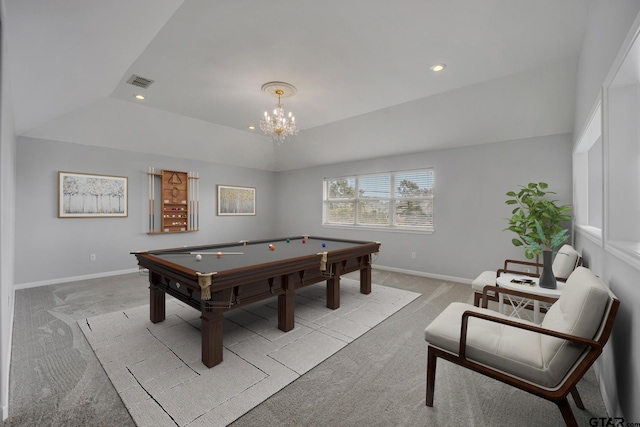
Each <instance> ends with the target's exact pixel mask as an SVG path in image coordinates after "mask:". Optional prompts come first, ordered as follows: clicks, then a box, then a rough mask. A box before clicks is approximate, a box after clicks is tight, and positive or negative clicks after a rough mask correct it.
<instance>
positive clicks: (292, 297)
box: [278, 275, 296, 332]
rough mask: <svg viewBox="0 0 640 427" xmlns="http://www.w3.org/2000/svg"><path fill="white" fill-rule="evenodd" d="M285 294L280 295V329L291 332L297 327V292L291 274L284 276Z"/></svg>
mask: <svg viewBox="0 0 640 427" xmlns="http://www.w3.org/2000/svg"><path fill="white" fill-rule="evenodd" d="M282 287H283V288H284V294H281V295H278V329H280V330H281V331H283V332H289V331H290V330H292V329H293V328H294V327H295V319H294V316H295V305H296V292H295V286H294V284H293V281H292V280H289V276H286V275H285V276H282Z"/></svg>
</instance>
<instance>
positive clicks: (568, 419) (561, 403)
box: [555, 397, 578, 427]
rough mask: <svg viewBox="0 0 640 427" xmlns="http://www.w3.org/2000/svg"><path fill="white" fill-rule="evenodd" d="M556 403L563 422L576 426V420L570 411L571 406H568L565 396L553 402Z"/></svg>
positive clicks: (568, 426) (569, 426) (571, 426)
mask: <svg viewBox="0 0 640 427" xmlns="http://www.w3.org/2000/svg"><path fill="white" fill-rule="evenodd" d="M555 403H556V405H558V409H560V413H561V414H562V418H563V419H564V423H565V424H566V425H567V427H578V422H577V421H576V417H575V416H574V415H573V412H572V411H571V406H569V401H568V400H567V398H566V397H565V398H564V399H562V400H558V401H556V402H555Z"/></svg>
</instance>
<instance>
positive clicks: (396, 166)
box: [276, 135, 572, 281]
mask: <svg viewBox="0 0 640 427" xmlns="http://www.w3.org/2000/svg"><path fill="white" fill-rule="evenodd" d="M570 165H571V135H555V136H548V137H539V138H529V139H525V140H520V141H513V142H499V143H493V144H483V145H476V146H471V147H466V148H457V149H447V150H437V151H429V152H423V153H416V154H412V155H403V156H395V157H386V158H382V159H374V160H366V161H360V162H352V163H342V164H336V165H331V166H322V167H320V166H319V167H315V168H307V169H303V170H296V171H289V172H281V173H279V174H278V177H277V181H276V188H277V194H276V197H277V200H278V207H279V210H278V214H277V218H276V222H277V228H276V230H277V234H279V235H286V234H292V233H294V234H296V233H300V232H304V233H309V234H312V235H321V236H327V237H340V236H342V237H349V238H355V239H365V240H375V241H380V242H382V247H381V252H380V255H379V257H378V259H377V261H376V265H378V266H381V267H385V268H391V269H399V270H405V271H411V272H415V273H418V274H425V275H429V276H436V277H438V276H442V277H449V278H458V279H468V280H469V281H470V280H472V279H474V278H475V277H476V276H477V275H478V274H479V273H480V272H481V271H483V270H494V269H496V268H498V267H499V266H501V265H502V262H503V261H504V259H506V258H514V257H515V258H520V259H522V258H523V252H522V250H518V249H517V248H515V247H514V246H512V244H511V239H512V237H513V236H512V233H510V232H503V231H502V230H503V229H504V228H505V226H506V220H505V219H504V218H507V217H509V216H510V213H511V209H510V208H509V206H507V205H506V204H505V203H504V202H505V200H506V195H505V193H506V192H507V191H509V190H516V189H518V185H526V184H527V183H529V182H532V181H533V182H538V181H544V182H547V183H548V184H549V185H550V187H551V189H552V190H554V191H556V193H557V199H558V200H560V201H561V202H562V203H563V204H571V175H572V172H571V168H570ZM418 168H434V171H435V192H434V194H435V196H434V197H435V199H434V210H435V211H434V221H435V232H434V233H433V234H415V233H390V232H384V231H372V230H353V229H336V228H328V227H323V226H322V179H323V178H324V177H338V176H344V175H348V174H367V173H377V172H386V171H392V170H393V171H399V170H410V169H418ZM412 252H415V253H416V258H415V259H411V253H412Z"/></svg>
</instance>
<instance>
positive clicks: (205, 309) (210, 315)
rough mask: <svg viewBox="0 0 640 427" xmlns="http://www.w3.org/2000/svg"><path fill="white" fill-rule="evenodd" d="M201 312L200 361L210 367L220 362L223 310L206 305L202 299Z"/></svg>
mask: <svg viewBox="0 0 640 427" xmlns="http://www.w3.org/2000/svg"><path fill="white" fill-rule="evenodd" d="M201 313H202V315H201V316H200V320H201V323H200V324H201V328H202V331H201V332H200V333H201V334H202V363H204V365H205V366H206V367H207V368H211V367H213V366H215V365H217V364H219V363H221V362H222V348H223V347H222V326H223V322H224V316H223V310H221V309H219V308H218V309H216V308H213V307H211V306H207V304H206V302H205V301H203V306H202V311H201Z"/></svg>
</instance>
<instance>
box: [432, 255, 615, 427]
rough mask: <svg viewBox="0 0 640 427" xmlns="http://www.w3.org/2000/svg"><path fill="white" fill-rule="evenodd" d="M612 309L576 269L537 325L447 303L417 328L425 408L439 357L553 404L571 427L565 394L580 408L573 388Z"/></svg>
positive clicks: (599, 288) (607, 295) (602, 338)
mask: <svg viewBox="0 0 640 427" xmlns="http://www.w3.org/2000/svg"><path fill="white" fill-rule="evenodd" d="M496 292H504V293H511V292H513V291H509V290H506V289H503V288H496ZM618 304H619V302H618V300H617V299H616V298H615V296H614V295H613V294H612V293H611V292H610V291H609V290H608V289H607V288H606V287H605V285H604V284H603V283H602V281H600V279H598V278H597V277H596V276H595V275H594V274H593V273H592V272H591V270H589V269H587V268H584V267H578V268H577V269H576V270H575V271H574V272H573V273H572V274H571V275H570V276H569V278H568V279H567V283H566V284H565V287H564V290H563V292H562V294H561V296H560V298H559V299H558V300H557V301H556V302H555V303H554V304H553V305H552V306H551V307H550V308H549V310H548V311H547V314H546V316H545V318H544V320H543V321H542V324H541V325H540V326H538V325H536V324H534V323H532V322H528V321H526V320H519V319H517V320H516V319H513V318H509V317H507V316H505V315H502V314H500V313H496V312H494V311H492V310H488V309H484V308H479V307H475V306H471V305H470V304H465V303H452V304H450V305H449V306H448V307H447V308H446V309H445V310H444V311H443V312H442V313H441V314H440V315H438V317H437V318H436V319H434V321H433V322H432V323H431V324H430V325H429V326H428V327H427V328H426V329H425V340H426V341H427V342H428V344H429V347H428V349H429V356H428V357H429V364H428V371H427V405H428V406H432V405H433V387H434V381H435V360H436V358H437V357H442V358H445V359H447V360H450V361H452V362H454V363H457V364H459V365H462V366H465V367H469V368H471V369H474V370H477V371H478V372H481V373H483V374H485V375H488V376H491V377H494V378H496V379H498V380H500V381H503V382H506V383H508V384H511V385H514V386H516V387H519V388H522V389H524V390H526V391H529V392H531V393H534V394H537V395H539V396H541V397H544V398H547V399H549V400H553V401H554V402H555V403H556V404H558V406H559V407H560V409H561V411H562V413H563V416H564V417H565V421H566V422H567V424H568V425H574V424H572V422H573V423H575V419H574V418H573V414H572V413H571V409H570V408H569V406H568V402H567V401H566V396H567V394H568V393H572V394H573V396H574V399H576V402H577V403H578V406H579V407H580V406H582V407H583V405H582V402H581V401H580V400H579V395H578V393H577V390H576V389H575V383H577V381H578V380H579V379H580V377H581V376H582V375H583V374H584V372H586V370H587V369H588V367H589V366H590V365H591V364H592V363H593V361H595V359H596V358H597V356H598V355H599V354H600V352H601V351H602V346H604V344H605V343H606V341H607V339H608V337H609V334H610V331H611V327H612V325H613V319H614V318H615V314H616V312H617V308H618ZM567 411H568V413H567ZM572 419H573V421H571V420H572Z"/></svg>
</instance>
